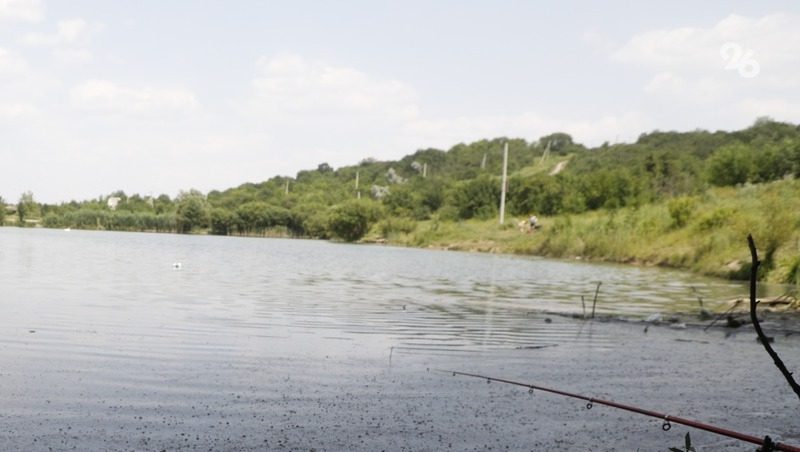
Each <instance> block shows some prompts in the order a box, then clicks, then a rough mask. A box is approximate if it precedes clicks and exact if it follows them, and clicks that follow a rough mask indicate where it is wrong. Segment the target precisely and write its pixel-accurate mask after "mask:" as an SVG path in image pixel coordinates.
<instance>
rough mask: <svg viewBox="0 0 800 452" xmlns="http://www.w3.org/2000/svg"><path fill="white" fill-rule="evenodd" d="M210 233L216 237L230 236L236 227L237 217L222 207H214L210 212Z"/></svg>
mask: <svg viewBox="0 0 800 452" xmlns="http://www.w3.org/2000/svg"><path fill="white" fill-rule="evenodd" d="M209 223H210V225H211V230H210V232H211V233H212V234H215V235H229V234H231V233H232V232H233V231H234V228H235V226H236V216H235V215H234V213H233V212H231V211H230V210H228V209H225V208H222V207H214V208H212V209H211V210H210V211H209Z"/></svg>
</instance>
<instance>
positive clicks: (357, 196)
mask: <svg viewBox="0 0 800 452" xmlns="http://www.w3.org/2000/svg"><path fill="white" fill-rule="evenodd" d="M356 198H358V199H361V192H360V191H358V171H356Z"/></svg>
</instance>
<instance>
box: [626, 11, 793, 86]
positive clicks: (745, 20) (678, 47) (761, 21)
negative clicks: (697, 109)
mask: <svg viewBox="0 0 800 452" xmlns="http://www.w3.org/2000/svg"><path fill="white" fill-rule="evenodd" d="M729 42H730V43H735V44H737V45H739V46H740V47H741V48H742V49H744V50H752V52H753V58H755V59H756V60H757V61H759V63H760V64H761V66H762V68H764V69H765V70H768V69H769V68H772V67H775V68H778V69H782V68H784V67H785V66H786V65H792V66H794V65H797V64H798V62H800V54H798V52H797V49H798V48H800V15H796V14H772V15H768V16H764V17H761V18H749V17H744V16H739V15H735V14H732V15H730V16H728V17H726V18H724V19H722V20H721V21H719V22H717V23H716V24H715V25H714V26H713V27H710V28H694V27H681V28H675V29H671V30H654V31H648V32H645V33H642V34H639V35H636V36H634V37H632V38H631V39H630V40H629V41H628V42H627V43H626V44H625V45H623V46H622V47H621V48H619V49H618V50H617V51H615V52H614V53H613V55H612V57H613V58H614V59H615V60H618V61H623V62H630V63H638V64H642V65H644V66H648V67H654V68H657V69H664V68H666V69H670V70H672V71H678V72H682V71H692V70H707V69H720V68H724V67H725V65H726V64H727V63H728V62H726V61H725V60H723V59H722V58H721V56H720V48H721V47H722V46H723V45H724V44H726V43H729Z"/></svg>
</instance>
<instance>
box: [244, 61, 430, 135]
mask: <svg viewBox="0 0 800 452" xmlns="http://www.w3.org/2000/svg"><path fill="white" fill-rule="evenodd" d="M258 66H259V69H260V74H259V76H258V77H257V78H255V79H254V80H253V87H254V89H255V94H256V97H257V99H258V103H259V106H260V107H261V108H263V109H265V110H266V111H267V112H269V113H272V114H275V115H278V116H281V115H311V116H337V115H381V116H383V117H386V118H388V119H395V120H407V119H411V118H414V117H416V115H417V106H416V104H415V95H414V91H413V90H412V89H411V88H410V87H409V86H408V85H406V84H404V83H403V82H400V81H397V80H382V79H378V78H375V77H372V76H370V75H368V74H366V73H364V72H361V71H359V70H357V69H353V68H349V67H341V66H332V65H328V64H326V63H324V62H321V61H308V60H306V59H304V58H302V57H300V56H297V55H281V56H277V57H274V58H262V59H261V60H260V61H259V63H258Z"/></svg>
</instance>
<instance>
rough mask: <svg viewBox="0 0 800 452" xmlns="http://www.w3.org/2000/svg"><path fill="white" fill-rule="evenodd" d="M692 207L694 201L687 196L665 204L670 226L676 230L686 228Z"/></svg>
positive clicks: (692, 210)
mask: <svg viewBox="0 0 800 452" xmlns="http://www.w3.org/2000/svg"><path fill="white" fill-rule="evenodd" d="M694 206H695V202H694V199H692V198H690V197H688V196H681V197H679V198H673V199H670V200H669V202H668V203H667V209H668V210H669V216H670V218H672V224H673V225H674V226H675V227H678V228H682V227H684V226H686V224H687V223H688V222H689V218H691V216H692V213H693V212H694Z"/></svg>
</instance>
